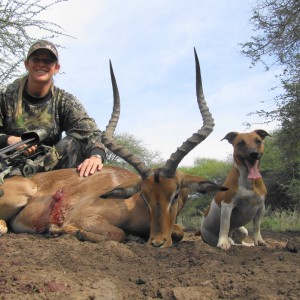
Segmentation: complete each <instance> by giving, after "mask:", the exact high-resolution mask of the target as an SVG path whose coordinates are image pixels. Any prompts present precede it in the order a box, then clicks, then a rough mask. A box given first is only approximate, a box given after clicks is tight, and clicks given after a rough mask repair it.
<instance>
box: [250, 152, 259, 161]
mask: <svg viewBox="0 0 300 300" xmlns="http://www.w3.org/2000/svg"><path fill="white" fill-rule="evenodd" d="M250 157H251V158H252V159H258V157H259V153H258V152H257V151H253V152H251V153H250Z"/></svg>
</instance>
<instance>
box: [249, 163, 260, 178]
mask: <svg viewBox="0 0 300 300" xmlns="http://www.w3.org/2000/svg"><path fill="white" fill-rule="evenodd" d="M258 163H259V160H256V161H255V164H254V165H250V164H249V163H248V162H247V161H246V165H247V168H248V177H247V178H248V179H258V178H261V177H262V176H261V175H260V173H259V169H258Z"/></svg>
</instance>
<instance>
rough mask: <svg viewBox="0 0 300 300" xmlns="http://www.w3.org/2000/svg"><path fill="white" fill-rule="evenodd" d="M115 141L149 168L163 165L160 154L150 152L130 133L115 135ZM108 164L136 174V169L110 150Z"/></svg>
mask: <svg viewBox="0 0 300 300" xmlns="http://www.w3.org/2000/svg"><path fill="white" fill-rule="evenodd" d="M114 139H115V141H116V143H117V144H119V145H121V146H124V147H126V148H127V149H128V150H129V151H130V153H134V154H135V155H137V156H138V157H139V159H140V160H141V161H143V162H144V163H145V164H146V165H147V166H149V167H151V168H154V167H158V166H160V165H162V164H163V159H162V158H161V156H160V153H159V152H157V151H151V150H148V149H147V147H146V145H144V143H143V141H142V140H140V139H137V138H136V137H134V136H133V135H131V134H129V133H122V134H115V137H114ZM107 163H108V164H111V165H116V166H119V167H122V168H126V169H129V170H131V171H133V172H136V171H135V169H134V168H133V167H132V166H130V165H129V164H128V163H127V162H126V161H124V160H123V159H122V158H120V157H119V156H117V155H115V154H114V153H112V152H111V151H109V150H108V153H107Z"/></svg>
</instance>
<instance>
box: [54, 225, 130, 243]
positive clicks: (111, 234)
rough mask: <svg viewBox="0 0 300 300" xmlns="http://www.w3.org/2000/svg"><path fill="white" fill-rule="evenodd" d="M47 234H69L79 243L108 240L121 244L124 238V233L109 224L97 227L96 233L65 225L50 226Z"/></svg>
mask: <svg viewBox="0 0 300 300" xmlns="http://www.w3.org/2000/svg"><path fill="white" fill-rule="evenodd" d="M49 232H50V233H51V234H71V235H73V236H76V237H77V238H78V239H79V240H80V241H89V242H95V243H97V242H103V241H110V240H114V241H117V242H120V243H121V242H124V241H125V238H126V233H125V232H124V231H123V230H122V229H120V228H118V227H116V226H113V225H110V224H101V225H99V228H98V230H97V232H93V231H89V230H88V228H85V229H81V228H78V227H75V226H72V225H66V226H63V227H58V226H56V225H51V226H50V228H49Z"/></svg>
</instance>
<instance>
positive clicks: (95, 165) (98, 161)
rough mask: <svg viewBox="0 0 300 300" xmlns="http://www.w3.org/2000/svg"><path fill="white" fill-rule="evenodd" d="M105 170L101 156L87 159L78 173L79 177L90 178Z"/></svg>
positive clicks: (79, 167) (78, 169) (80, 166)
mask: <svg viewBox="0 0 300 300" xmlns="http://www.w3.org/2000/svg"><path fill="white" fill-rule="evenodd" d="M102 168H103V163H102V158H101V156H91V157H90V158H87V159H85V160H84V161H83V162H82V163H81V164H80V165H79V166H78V167H77V171H78V172H79V176H80V177H82V176H85V177H86V176H89V175H93V174H94V173H95V172H96V171H100V170H102Z"/></svg>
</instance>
